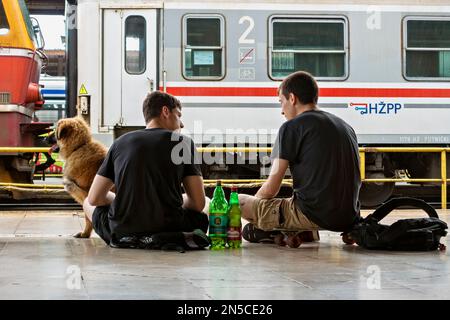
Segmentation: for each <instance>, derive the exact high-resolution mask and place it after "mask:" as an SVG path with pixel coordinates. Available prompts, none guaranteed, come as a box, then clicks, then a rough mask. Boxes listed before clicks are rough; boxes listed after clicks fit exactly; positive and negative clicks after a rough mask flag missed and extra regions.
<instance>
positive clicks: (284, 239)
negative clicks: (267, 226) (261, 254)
mask: <svg viewBox="0 0 450 320" xmlns="http://www.w3.org/2000/svg"><path fill="white" fill-rule="evenodd" d="M274 231H279V234H277V235H275V236H274V238H273V240H274V242H275V243H276V244H277V245H279V246H282V247H284V246H286V245H287V246H288V247H289V248H298V247H300V245H301V244H302V243H303V242H313V241H318V240H320V237H319V231H317V230H313V231H304V230H302V231H298V230H288V229H274Z"/></svg>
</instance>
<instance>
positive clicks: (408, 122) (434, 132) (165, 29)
mask: <svg viewBox="0 0 450 320" xmlns="http://www.w3.org/2000/svg"><path fill="white" fill-rule="evenodd" d="M376 4H377V5H375V2H373V1H367V2H363V3H362V2H360V1H346V2H345V3H342V2H341V1H331V0H329V1H302V2H301V3H299V2H298V1H263V0H261V1H252V2H246V3H243V2H241V1H206V2H195V1H101V0H90V1H83V0H79V1H78V6H77V11H76V13H77V15H76V24H75V25H76V28H77V29H78V37H77V42H78V82H77V88H78V90H77V91H78V92H77V95H79V97H78V98H79V99H78V101H79V103H78V107H79V108H80V110H81V111H82V113H83V114H84V116H85V117H86V118H87V119H88V121H89V122H90V124H91V127H92V130H93V132H94V134H95V136H96V138H97V139H99V140H101V141H103V142H105V143H106V144H111V143H112V141H113V139H114V137H116V136H118V135H120V134H121V133H122V132H124V131H126V130H127V129H136V128H138V127H143V126H144V122H143V117H142V111H141V106H142V101H143V99H144V97H145V95H146V94H147V92H150V91H152V90H157V89H159V90H163V91H167V92H169V93H172V94H174V95H176V96H177V97H179V98H180V100H181V102H182V104H183V122H184V124H185V133H186V134H188V135H190V136H192V137H193V138H194V140H195V142H196V143H197V144H198V145H202V146H207V145H247V146H270V145H271V143H272V141H274V139H275V135H276V133H277V129H278V128H279V126H280V125H281V124H282V122H283V121H284V119H283V117H282V115H281V113H280V112H281V111H280V107H279V103H278V98H277V88H278V86H279V84H280V82H281V80H282V79H283V78H284V77H285V76H287V75H288V74H290V73H292V72H294V71H296V70H307V71H309V72H311V73H312V74H313V75H314V76H316V77H317V79H318V81H319V87H320V88H321V89H320V99H319V105H320V107H321V108H322V109H323V110H326V111H329V112H332V113H334V114H336V115H338V116H339V117H341V118H343V119H344V120H345V121H347V122H348V123H349V124H351V125H352V126H353V128H354V129H355V131H356V133H357V135H358V140H359V143H360V144H361V145H363V146H406V145H407V146H416V145H427V146H447V145H448V144H450V126H449V125H448V123H449V122H450V84H449V80H450V3H449V2H448V1H438V0H433V1H427V4H426V5H419V4H418V2H417V1H406V0H405V1H400V0H399V1H377V2H376ZM72 17H73V16H72ZM69 19H70V17H69ZM69 54H70V53H69ZM260 167H261V163H258V164H256V165H248V163H247V162H246V163H243V164H240V165H239V164H232V165H229V164H225V165H224V164H219V165H217V164H214V165H212V166H209V167H208V171H207V173H208V174H209V175H210V176H214V175H215V174H216V175H221V176H223V175H229V176H239V175H240V176H242V175H245V176H251V175H252V174H253V175H254V176H260V174H261V171H260ZM366 170H367V173H366V177H369V178H370V177H385V176H387V177H391V176H393V175H395V174H396V172H397V171H398V170H406V171H405V172H407V173H408V174H409V175H411V176H413V177H423V178H425V177H431V176H433V175H434V177H435V176H436V174H435V173H436V172H439V170H440V167H439V158H438V156H437V155H436V156H434V155H431V154H430V155H421V154H382V153H378V154H375V153H374V154H370V155H369V154H368V155H367V157H366ZM365 188H366V189H367V186H366V187H365ZM392 188H393V184H388V183H385V184H378V185H375V184H374V185H371V187H369V188H368V189H367V190H363V191H362V197H363V199H364V201H365V203H367V204H376V203H379V202H381V201H384V200H385V199H386V198H387V197H388V196H389V195H390V193H391V192H392Z"/></svg>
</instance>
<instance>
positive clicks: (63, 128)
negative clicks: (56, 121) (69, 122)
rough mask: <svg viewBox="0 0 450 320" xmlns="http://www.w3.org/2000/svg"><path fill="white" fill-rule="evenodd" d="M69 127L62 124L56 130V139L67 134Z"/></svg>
mask: <svg viewBox="0 0 450 320" xmlns="http://www.w3.org/2000/svg"><path fill="white" fill-rule="evenodd" d="M58 129H59V128H58ZM69 131H70V128H69V127H68V126H64V127H62V128H61V129H59V130H58V131H57V136H56V139H57V140H60V139H64V138H65V137H66V136H67V135H68V134H69Z"/></svg>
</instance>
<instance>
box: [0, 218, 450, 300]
mask: <svg viewBox="0 0 450 320" xmlns="http://www.w3.org/2000/svg"><path fill="white" fill-rule="evenodd" d="M363 214H368V212H364V213H363ZM439 215H440V217H441V219H442V220H444V221H447V222H449V217H450V214H449V213H447V212H444V211H439ZM421 216H423V213H422V212H419V211H413V210H402V211H399V210H397V211H395V212H394V213H392V214H391V215H389V217H387V218H386V219H385V220H383V223H387V224H389V223H391V222H393V221H395V220H397V219H399V218H407V217H421ZM83 223H84V222H83V217H82V212H81V211H49V212H43V211H2V212H0V268H1V272H0V299H168V300H178V299H183V300H191V299H201V300H203V299H206V300H207V299H249V300H276V299H286V300H294V299H295V300H303V299H308V300H309V299H320V300H322V299H326V300H331V299H333V300H334V299H386V300H393V299H418V300H426V299H448V297H450V260H449V252H448V251H433V252H387V251H369V250H364V249H362V248H360V247H357V246H356V245H354V246H346V245H344V244H343V243H342V241H341V238H340V236H339V234H338V233H333V232H326V231H321V232H320V236H321V240H320V242H315V243H306V244H303V245H302V246H300V247H299V248H297V249H291V248H288V247H278V246H276V245H271V244H252V243H248V242H245V241H244V243H243V248H242V249H240V250H223V251H210V250H203V251H191V252H186V253H183V254H182V253H177V252H173V251H170V252H164V251H153V250H139V249H113V248H110V247H108V246H106V245H105V244H104V243H103V242H102V241H101V239H99V238H98V237H97V236H96V235H94V236H93V237H92V238H91V239H74V238H72V236H71V235H72V234H74V233H76V232H78V231H80V230H81V227H82V225H83ZM442 241H443V242H444V243H445V244H446V245H447V246H449V244H450V243H449V242H450V241H449V239H448V237H446V238H444V239H442Z"/></svg>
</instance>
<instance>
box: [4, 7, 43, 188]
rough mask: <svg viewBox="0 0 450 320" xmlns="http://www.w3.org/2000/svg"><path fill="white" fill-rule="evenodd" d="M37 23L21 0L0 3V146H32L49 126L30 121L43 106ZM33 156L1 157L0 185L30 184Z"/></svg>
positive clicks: (40, 53)
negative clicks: (11, 183)
mask: <svg viewBox="0 0 450 320" xmlns="http://www.w3.org/2000/svg"><path fill="white" fill-rule="evenodd" d="M43 42H44V41H43V38H42V34H41V32H40V28H39V24H38V23H37V21H36V20H35V19H34V20H33V19H32V18H30V15H29V13H28V10H27V7H26V5H25V2H24V0H0V147H33V146H36V142H37V140H36V138H37V136H38V135H39V134H42V133H45V132H48V127H49V126H50V125H51V124H49V123H39V122H33V116H34V111H35V110H37V109H40V108H41V107H42V105H43V104H44V101H43V98H42V94H41V88H40V86H39V77H40V73H41V68H42V65H43V63H44V62H45V60H46V56H45V54H44V53H43V51H42V49H43ZM32 157H33V154H32V153H30V154H28V153H26V154H23V153H22V154H21V153H15V154H12V153H7V154H2V155H1V156H0V181H1V182H27V181H31V173H32V171H33V166H32V164H30V160H31V159H32Z"/></svg>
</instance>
